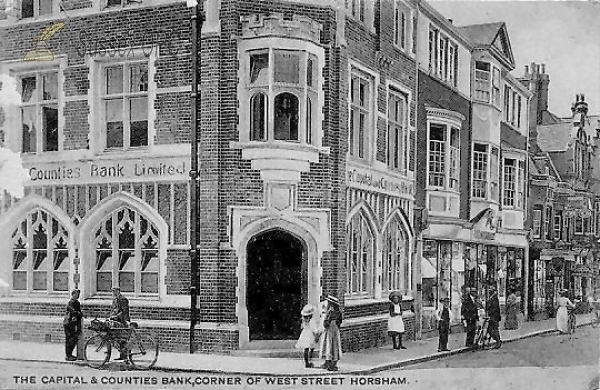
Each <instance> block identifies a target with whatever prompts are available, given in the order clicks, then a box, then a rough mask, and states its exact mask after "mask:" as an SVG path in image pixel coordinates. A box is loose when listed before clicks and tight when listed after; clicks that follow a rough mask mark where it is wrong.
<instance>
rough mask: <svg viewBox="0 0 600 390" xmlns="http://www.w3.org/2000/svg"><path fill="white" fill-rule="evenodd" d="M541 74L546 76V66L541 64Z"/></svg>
mask: <svg viewBox="0 0 600 390" xmlns="http://www.w3.org/2000/svg"><path fill="white" fill-rule="evenodd" d="M542 74H546V64H542Z"/></svg>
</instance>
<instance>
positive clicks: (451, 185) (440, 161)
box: [428, 123, 460, 190]
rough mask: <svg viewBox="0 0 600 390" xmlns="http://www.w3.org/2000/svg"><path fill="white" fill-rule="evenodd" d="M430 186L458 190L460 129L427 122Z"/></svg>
mask: <svg viewBox="0 0 600 390" xmlns="http://www.w3.org/2000/svg"><path fill="white" fill-rule="evenodd" d="M428 170H429V183H428V185H429V186H430V187H439V188H443V189H452V190H458V184H459V176H460V131H459V129H458V128H456V127H453V126H448V125H445V124H439V123H430V124H429V164H428Z"/></svg>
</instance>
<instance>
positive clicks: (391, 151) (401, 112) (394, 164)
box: [388, 89, 409, 174]
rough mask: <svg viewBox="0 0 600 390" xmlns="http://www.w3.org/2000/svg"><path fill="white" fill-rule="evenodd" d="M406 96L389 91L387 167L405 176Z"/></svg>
mask: <svg viewBox="0 0 600 390" xmlns="http://www.w3.org/2000/svg"><path fill="white" fill-rule="evenodd" d="M406 101H407V99H406V96H405V95H404V94H402V93H400V92H398V91H395V90H393V89H390V91H389V98H388V166H389V167H390V168H391V169H394V170H397V171H400V172H402V173H404V174H406V170H407V168H408V167H407V165H408V151H409V147H408V139H407V136H408V132H407V131H406V107H407V104H406Z"/></svg>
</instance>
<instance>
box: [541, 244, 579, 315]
mask: <svg viewBox="0 0 600 390" xmlns="http://www.w3.org/2000/svg"><path fill="white" fill-rule="evenodd" d="M579 252H580V251H578V250H571V249H544V250H542V252H541V254H540V260H541V261H544V262H545V275H543V276H545V279H544V280H545V291H544V292H545V297H544V301H545V306H546V314H547V316H548V317H554V316H555V315H556V313H555V306H556V302H557V299H558V297H559V293H560V291H561V290H563V289H565V290H572V287H573V286H574V279H573V275H572V268H573V267H574V264H575V258H576V257H577V256H578V253H579Z"/></svg>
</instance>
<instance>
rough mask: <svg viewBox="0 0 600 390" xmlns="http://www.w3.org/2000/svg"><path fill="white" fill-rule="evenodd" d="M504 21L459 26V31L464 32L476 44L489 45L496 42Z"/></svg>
mask: <svg viewBox="0 0 600 390" xmlns="http://www.w3.org/2000/svg"><path fill="white" fill-rule="evenodd" d="M502 26H504V22H494V23H483V24H473V25H470V26H463V27H459V28H458V31H460V32H461V33H463V34H464V35H465V36H466V37H467V38H468V39H469V40H470V41H471V42H473V43H474V44H475V46H489V45H491V44H492V43H494V39H496V36H497V35H498V32H499V31H500V29H501V28H502Z"/></svg>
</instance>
